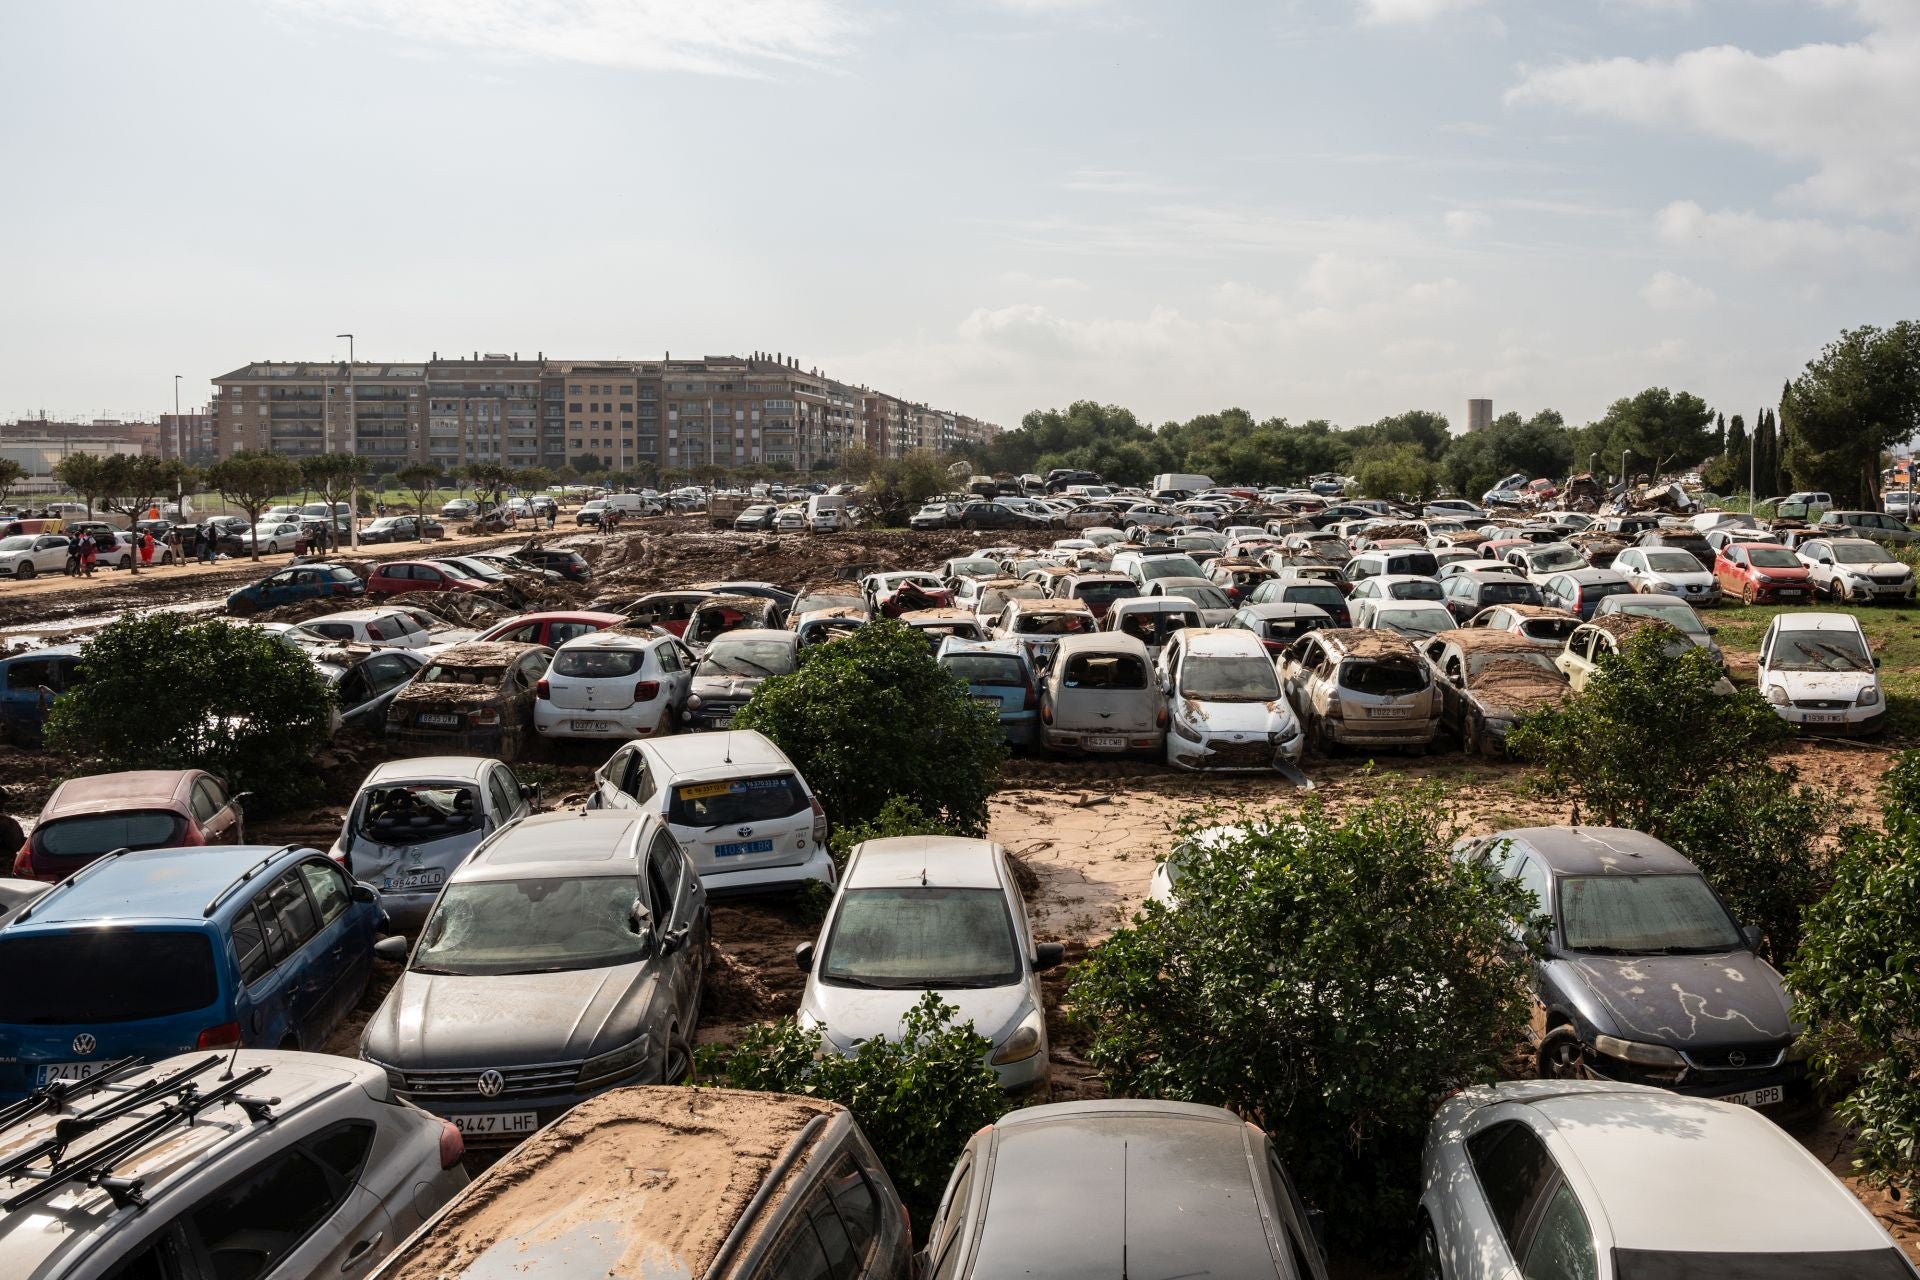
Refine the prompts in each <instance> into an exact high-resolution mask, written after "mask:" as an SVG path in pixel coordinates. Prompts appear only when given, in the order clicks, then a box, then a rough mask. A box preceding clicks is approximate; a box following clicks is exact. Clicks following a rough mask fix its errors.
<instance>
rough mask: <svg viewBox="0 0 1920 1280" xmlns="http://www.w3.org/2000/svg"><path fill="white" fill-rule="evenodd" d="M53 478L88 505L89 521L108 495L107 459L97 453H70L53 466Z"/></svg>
mask: <svg viewBox="0 0 1920 1280" xmlns="http://www.w3.org/2000/svg"><path fill="white" fill-rule="evenodd" d="M53 478H54V479H55V480H58V481H59V482H60V483H61V484H62V485H65V486H66V488H67V489H68V490H69V491H70V492H72V494H73V496H74V497H76V498H78V499H80V501H82V502H84V503H86V504H87V519H89V520H91V519H93V509H94V507H95V506H96V505H97V504H98V503H99V501H100V499H101V498H103V497H105V496H106V494H107V483H106V459H105V458H102V457H101V456H100V455H99V454H95V453H70V454H68V455H67V456H66V457H64V458H62V459H60V461H58V462H56V463H54V464H53Z"/></svg>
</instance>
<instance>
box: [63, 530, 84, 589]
mask: <svg viewBox="0 0 1920 1280" xmlns="http://www.w3.org/2000/svg"><path fill="white" fill-rule="evenodd" d="M82 559H83V557H82V555H81V553H80V535H79V534H77V533H69V534H68V535H67V576H68V577H69V578H77V577H79V576H80V561H81V560H82Z"/></svg>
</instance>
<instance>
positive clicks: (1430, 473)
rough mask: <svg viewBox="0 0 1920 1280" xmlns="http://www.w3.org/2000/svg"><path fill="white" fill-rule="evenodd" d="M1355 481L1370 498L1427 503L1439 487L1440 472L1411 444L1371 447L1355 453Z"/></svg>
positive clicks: (1423, 453)
mask: <svg viewBox="0 0 1920 1280" xmlns="http://www.w3.org/2000/svg"><path fill="white" fill-rule="evenodd" d="M1353 478H1354V480H1355V481H1357V482H1358V483H1359V485H1360V492H1361V493H1363V494H1365V495H1366V496H1367V497H1369V498H1392V499H1396V500H1399V501H1402V502H1424V501H1426V500H1427V499H1428V498H1431V497H1432V496H1433V494H1434V490H1436V489H1437V488H1439V486H1440V469H1439V468H1438V467H1437V466H1435V465H1434V464H1433V463H1432V462H1430V461H1428V460H1427V455H1426V453H1425V451H1424V450H1423V449H1422V448H1421V446H1420V445H1418V444H1415V443H1413V442H1412V441H1407V442H1404V443H1401V444H1371V445H1367V446H1366V447H1364V448H1361V449H1357V450H1355V451H1354V454H1353Z"/></svg>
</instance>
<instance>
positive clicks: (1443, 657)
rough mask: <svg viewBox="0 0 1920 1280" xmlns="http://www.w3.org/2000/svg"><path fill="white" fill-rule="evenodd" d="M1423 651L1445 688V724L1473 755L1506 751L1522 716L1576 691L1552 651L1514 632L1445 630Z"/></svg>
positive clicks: (1442, 690) (1442, 693)
mask: <svg viewBox="0 0 1920 1280" xmlns="http://www.w3.org/2000/svg"><path fill="white" fill-rule="evenodd" d="M1420 652H1421V654H1422V656H1424V657H1425V658H1426V660H1427V663H1428V665H1430V666H1431V667H1432V668H1433V673H1434V676H1435V677H1436V681H1435V683H1436V685H1437V687H1438V688H1439V690H1440V699H1441V710H1440V727H1441V728H1442V729H1444V730H1446V731H1447V732H1449V733H1451V734H1453V735H1454V737H1456V738H1457V739H1459V741H1460V745H1461V747H1462V748H1463V749H1464V750H1465V751H1466V753H1467V754H1468V755H1481V754H1483V753H1490V752H1504V751H1505V750H1506V746H1507V733H1508V732H1509V731H1510V730H1511V729H1512V728H1513V726H1514V725H1516V724H1518V723H1519V722H1520V720H1521V718H1522V717H1524V716H1527V715H1529V714H1531V713H1533V712H1535V711H1543V710H1546V709H1547V708H1549V707H1557V706H1559V705H1560V704H1561V703H1562V702H1565V701H1566V700H1567V697H1568V696H1569V694H1571V692H1572V690H1571V689H1570V688H1569V687H1568V685H1567V678H1566V676H1565V675H1563V674H1561V672H1560V668H1559V667H1558V666H1556V665H1555V664H1554V660H1553V655H1552V654H1550V653H1548V652H1547V651H1546V650H1545V649H1542V648H1541V647H1540V646H1539V645H1537V644H1534V643H1533V642H1532V641H1530V640H1524V639H1522V638H1521V637H1519V636H1516V635H1514V634H1512V633H1511V632H1507V631H1494V630H1492V629H1490V628H1485V627H1483V628H1480V629H1478V630H1460V631H1442V632H1441V633H1440V634H1439V635H1437V636H1435V637H1433V639H1431V640H1428V641H1427V642H1426V643H1424V644H1422V645H1421V646H1420Z"/></svg>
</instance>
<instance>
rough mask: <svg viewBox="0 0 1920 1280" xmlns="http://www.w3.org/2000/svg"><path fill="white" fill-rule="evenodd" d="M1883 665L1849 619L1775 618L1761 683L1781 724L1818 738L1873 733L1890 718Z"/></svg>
mask: <svg viewBox="0 0 1920 1280" xmlns="http://www.w3.org/2000/svg"><path fill="white" fill-rule="evenodd" d="M1879 666H1880V660H1879V659H1878V658H1875V657H1874V656H1873V653H1872V650H1871V649H1869V648H1868V646H1867V633H1866V632H1865V631H1863V630H1861V627H1860V620H1859V619H1858V618H1856V617H1854V616H1853V615H1852V614H1850V613H1841V612H1838V611H1837V610H1836V611H1834V612H1831V613H1822V612H1809V613H1782V614H1776V615H1775V616H1774V619H1773V621H1772V622H1770V623H1768V624H1767V631H1766V634H1765V635H1764V636H1762V637H1761V638H1760V663H1759V667H1758V669H1757V671H1756V673H1755V674H1756V678H1757V679H1758V681H1759V684H1760V692H1761V693H1762V694H1764V695H1765V696H1766V699H1767V701H1768V702H1769V703H1771V704H1772V705H1773V709H1774V710H1775V711H1776V712H1778V713H1779V715H1780V718H1781V719H1783V720H1785V721H1786V722H1787V723H1788V724H1792V725H1797V726H1799V727H1801V728H1803V729H1811V730H1813V731H1814V732H1816V733H1842V734H1847V733H1872V732H1873V731H1874V730H1876V729H1878V728H1880V727H1881V725H1882V724H1884V723H1885V721H1886V718H1887V691H1886V689H1885V688H1884V687H1883V686H1882V685H1881V683H1880V671H1879Z"/></svg>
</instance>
